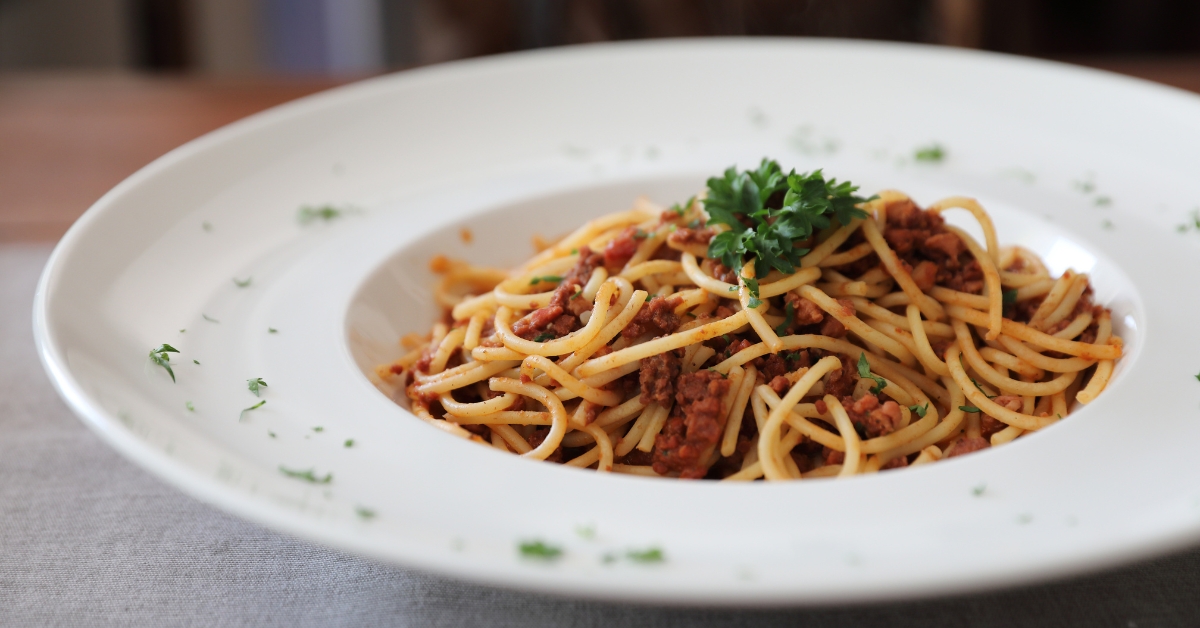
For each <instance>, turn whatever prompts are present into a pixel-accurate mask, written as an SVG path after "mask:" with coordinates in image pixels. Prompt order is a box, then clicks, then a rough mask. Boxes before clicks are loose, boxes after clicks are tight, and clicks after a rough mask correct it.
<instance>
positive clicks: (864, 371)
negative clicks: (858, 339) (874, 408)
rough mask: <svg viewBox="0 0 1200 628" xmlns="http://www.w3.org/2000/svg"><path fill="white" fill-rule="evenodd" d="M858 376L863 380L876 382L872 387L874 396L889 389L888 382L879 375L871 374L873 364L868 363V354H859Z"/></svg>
mask: <svg viewBox="0 0 1200 628" xmlns="http://www.w3.org/2000/svg"><path fill="white" fill-rule="evenodd" d="M858 376H859V377H861V378H867V379H872V380H874V381H875V385H874V386H872V387H871V394H872V395H877V394H879V392H880V391H882V390H883V389H884V388H887V380H885V379H884V378H882V377H880V376H878V375H872V374H871V364H870V363H869V362H867V354H866V353H860V354H858Z"/></svg>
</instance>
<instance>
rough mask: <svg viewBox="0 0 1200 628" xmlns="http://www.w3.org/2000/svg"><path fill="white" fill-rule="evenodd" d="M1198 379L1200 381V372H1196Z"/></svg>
mask: <svg viewBox="0 0 1200 628" xmlns="http://www.w3.org/2000/svg"><path fill="white" fill-rule="evenodd" d="M1196 381H1198V382H1200V373H1196Z"/></svg>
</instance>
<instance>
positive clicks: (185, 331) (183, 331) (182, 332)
mask: <svg viewBox="0 0 1200 628" xmlns="http://www.w3.org/2000/svg"><path fill="white" fill-rule="evenodd" d="M179 333H181V334H186V333H187V330H186V329H181V330H179Z"/></svg>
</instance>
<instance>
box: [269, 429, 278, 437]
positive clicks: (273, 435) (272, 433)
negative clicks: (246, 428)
mask: <svg viewBox="0 0 1200 628" xmlns="http://www.w3.org/2000/svg"><path fill="white" fill-rule="evenodd" d="M267 436H270V437H271V438H276V436H275V432H272V431H271V430H267Z"/></svg>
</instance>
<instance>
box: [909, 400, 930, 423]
mask: <svg viewBox="0 0 1200 628" xmlns="http://www.w3.org/2000/svg"><path fill="white" fill-rule="evenodd" d="M908 411H909V412H912V413H913V414H915V415H917V417H919V418H922V419H923V418H925V413H926V412H928V411H929V404H928V403H926V404H925V405H923V406H918V405H916V404H913V405H911V406H909V407H908Z"/></svg>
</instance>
